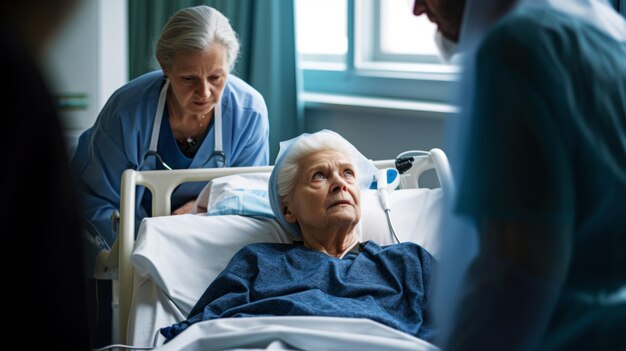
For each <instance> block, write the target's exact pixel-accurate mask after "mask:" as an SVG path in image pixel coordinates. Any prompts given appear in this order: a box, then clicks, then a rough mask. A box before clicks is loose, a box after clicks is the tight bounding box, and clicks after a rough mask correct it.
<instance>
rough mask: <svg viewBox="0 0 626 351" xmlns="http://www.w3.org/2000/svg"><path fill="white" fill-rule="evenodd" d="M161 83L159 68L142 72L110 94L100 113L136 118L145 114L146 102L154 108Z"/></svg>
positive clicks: (115, 117)
mask: <svg viewBox="0 0 626 351" xmlns="http://www.w3.org/2000/svg"><path fill="white" fill-rule="evenodd" d="M162 83H163V72H162V71H161V70H158V71H153V72H149V73H146V74H143V75H141V76H139V77H137V78H135V79H133V80H131V81H129V82H128V83H126V84H124V85H123V86H121V87H120V88H118V89H117V90H116V91H115V92H113V94H111V96H110V97H109V99H108V100H107V103H106V105H105V106H104V108H103V113H102V115H104V116H108V117H107V119H117V118H124V116H126V115H128V116H133V118H137V116H143V115H146V114H145V112H146V111H148V110H150V109H146V106H147V105H146V104H148V105H150V104H152V105H154V106H155V107H154V108H156V102H157V100H158V98H159V91H160V87H161V84H162ZM146 116H147V115H146ZM150 117H152V116H150ZM114 123H117V122H114Z"/></svg>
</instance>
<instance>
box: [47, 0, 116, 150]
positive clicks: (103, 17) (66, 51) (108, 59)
mask: <svg viewBox="0 0 626 351" xmlns="http://www.w3.org/2000/svg"><path fill="white" fill-rule="evenodd" d="M127 23H128V21H127V0H84V1H82V3H81V5H80V7H79V8H78V9H77V10H76V13H75V14H74V16H73V17H72V18H71V20H70V21H69V22H68V23H67V24H66V26H65V27H64V28H63V30H62V31H61V32H60V33H59V35H58V36H57V38H56V40H55V42H54V43H53V44H52V45H51V47H50V49H49V51H48V54H47V57H46V60H45V61H44V69H45V70H46V73H47V74H48V76H49V78H50V80H51V82H52V87H51V89H52V91H53V94H54V96H55V98H56V102H57V107H58V109H59V111H60V113H61V117H62V120H63V123H64V129H65V135H66V139H67V142H68V147H69V148H70V151H71V150H72V149H73V147H74V146H75V144H76V142H77V140H78V136H79V135H80V133H81V132H82V131H84V130H85V129H86V128H88V127H90V126H91V125H93V123H94V121H95V120H96V117H97V116H98V112H99V111H100V109H102V107H103V106H104V104H105V103H106V101H107V99H108V97H109V96H110V95H111V94H112V93H113V91H114V90H115V89H117V88H118V87H120V86H122V85H123V84H124V83H126V82H127V81H128V39H127V37H128V34H127V33H128V30H127V28H128V24H127Z"/></svg>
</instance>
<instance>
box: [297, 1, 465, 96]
mask: <svg viewBox="0 0 626 351" xmlns="http://www.w3.org/2000/svg"><path fill="white" fill-rule="evenodd" d="M381 1H383V0H346V4H347V7H348V8H347V16H348V18H347V37H348V48H347V53H346V55H345V57H343V56H342V55H334V57H333V58H332V60H329V58H330V57H331V55H301V61H300V66H301V69H302V73H303V78H304V84H303V85H304V92H305V93H322V94H324V93H326V94H339V95H349V96H354V95H356V96H372V97H377V98H387V99H399V100H411V101H424V102H433V103H446V104H447V103H449V102H450V100H451V96H450V94H451V85H452V84H453V83H454V82H455V81H456V80H457V78H458V67H456V66H452V65H445V64H440V63H435V62H434V61H438V59H436V58H435V57H433V56H430V55H429V56H428V57H420V56H419V55H385V54H383V53H381V52H380V50H373V49H372V47H371V46H372V43H374V44H375V46H377V47H379V46H380V45H378V43H379V38H378V33H379V30H378V29H379V26H380V17H379V16H377V15H376V9H379V8H380V6H381ZM387 1H397V0H387ZM379 12H380V11H379ZM359 18H360V19H359ZM366 18H369V23H370V24H371V25H368V24H367V23H368V22H367V20H365V19H366ZM356 33H361V34H362V35H363V37H365V38H372V37H373V38H374V40H375V41H372V40H371V39H368V40H363V39H362V38H359V37H357V36H356V35H355V34H356ZM368 45H369V46H370V47H368ZM364 52H365V53H366V54H363V55H362V54H361V53H364ZM422 56H423V55H422ZM416 57H417V58H421V59H423V61H424V62H422V63H403V62H401V61H402V60H404V59H407V58H413V59H414V58H416ZM312 59H313V60H312ZM315 59H323V60H324V62H319V61H317V62H315V61H314V60H315ZM329 61H332V62H329Z"/></svg>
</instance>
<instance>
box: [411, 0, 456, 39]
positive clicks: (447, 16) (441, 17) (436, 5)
mask: <svg viewBox="0 0 626 351" xmlns="http://www.w3.org/2000/svg"><path fill="white" fill-rule="evenodd" d="M464 7H465V0H415V2H414V3H413V14H414V15H415V16H420V15H423V14H426V16H428V20H429V21H431V22H433V23H435V24H436V25H437V30H438V31H440V32H441V34H443V36H444V37H446V38H448V39H450V40H452V41H453V42H458V41H459V33H460V30H461V20H462V18H463V9H464Z"/></svg>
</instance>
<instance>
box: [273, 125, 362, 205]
mask: <svg viewBox="0 0 626 351" xmlns="http://www.w3.org/2000/svg"><path fill="white" fill-rule="evenodd" d="M354 150H355V149H354V147H353V146H352V144H350V143H349V142H348V141H346V140H345V139H344V138H342V137H340V136H339V135H338V134H335V133H326V132H324V133H314V134H310V135H307V136H304V137H301V138H299V139H298V140H296V141H295V142H294V144H293V145H292V146H291V147H290V149H289V154H287V155H286V156H285V159H284V160H283V161H282V164H281V165H280V169H279V170H278V174H277V175H276V192H277V194H278V196H279V197H280V199H281V200H282V199H284V198H285V197H287V196H289V195H290V194H291V193H292V192H293V190H294V188H295V186H296V183H297V181H298V178H297V176H298V172H299V170H300V161H301V160H302V159H304V158H305V157H307V156H309V155H311V154H314V153H317V152H321V151H338V152H340V153H342V154H343V155H345V156H346V157H348V159H349V160H350V162H352V164H354V166H355V168H356V166H357V162H356V155H355V152H354ZM355 176H356V177H357V180H358V177H359V174H358V172H357V171H356V169H355Z"/></svg>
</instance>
